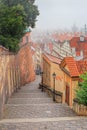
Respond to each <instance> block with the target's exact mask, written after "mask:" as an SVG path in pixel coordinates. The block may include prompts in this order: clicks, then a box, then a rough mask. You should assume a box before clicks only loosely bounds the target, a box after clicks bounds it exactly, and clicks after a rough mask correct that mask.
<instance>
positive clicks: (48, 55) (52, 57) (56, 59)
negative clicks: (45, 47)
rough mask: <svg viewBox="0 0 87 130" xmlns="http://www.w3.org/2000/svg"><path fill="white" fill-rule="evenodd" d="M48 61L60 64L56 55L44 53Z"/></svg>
mask: <svg viewBox="0 0 87 130" xmlns="http://www.w3.org/2000/svg"><path fill="white" fill-rule="evenodd" d="M44 55H45V56H46V57H47V58H48V59H49V60H50V61H52V62H53V63H56V64H60V63H61V59H58V58H57V57H55V56H52V55H50V54H47V53H46V54H44Z"/></svg>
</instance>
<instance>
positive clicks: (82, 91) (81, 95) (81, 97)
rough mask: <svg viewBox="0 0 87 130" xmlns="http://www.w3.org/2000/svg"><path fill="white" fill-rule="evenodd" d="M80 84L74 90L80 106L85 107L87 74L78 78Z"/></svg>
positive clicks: (86, 101) (86, 102)
mask: <svg viewBox="0 0 87 130" xmlns="http://www.w3.org/2000/svg"><path fill="white" fill-rule="evenodd" d="M80 78H81V80H82V82H80V83H79V88H78V89H77V90H76V97H77V99H78V101H79V103H80V104H84V105H86V106H87V72H86V73H85V74H82V75H81V76H80Z"/></svg>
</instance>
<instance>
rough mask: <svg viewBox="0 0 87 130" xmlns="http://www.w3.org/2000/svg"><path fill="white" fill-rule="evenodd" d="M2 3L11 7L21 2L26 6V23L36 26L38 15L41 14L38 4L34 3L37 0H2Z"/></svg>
mask: <svg viewBox="0 0 87 130" xmlns="http://www.w3.org/2000/svg"><path fill="white" fill-rule="evenodd" d="M1 1H2V3H4V4H5V5H7V6H9V7H11V6H16V5H18V4H21V5H22V6H23V7H24V11H25V13H26V19H25V21H26V23H27V26H31V27H35V22H36V17H37V16H38V15H39V11H38V8H37V6H36V5H34V2H35V0H1Z"/></svg>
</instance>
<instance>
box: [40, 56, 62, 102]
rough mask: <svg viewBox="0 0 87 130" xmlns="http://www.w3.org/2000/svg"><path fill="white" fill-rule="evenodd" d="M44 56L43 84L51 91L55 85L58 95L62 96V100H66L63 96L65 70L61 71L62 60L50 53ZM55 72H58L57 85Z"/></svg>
mask: <svg viewBox="0 0 87 130" xmlns="http://www.w3.org/2000/svg"><path fill="white" fill-rule="evenodd" d="M42 57H43V85H44V86H45V87H46V88H47V89H50V91H51V92H53V90H54V87H55V92H56V97H57V96H61V100H62V101H61V102H64V97H63V86H64V81H63V78H64V75H63V71H61V69H60V66H59V64H60V62H61V60H60V59H58V58H57V57H54V56H52V55H49V54H43V55H42ZM54 72H55V74H56V78H55V86H54V79H53V76H52V75H53V73H54ZM59 102H60V101H59Z"/></svg>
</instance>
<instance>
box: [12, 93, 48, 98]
mask: <svg viewBox="0 0 87 130" xmlns="http://www.w3.org/2000/svg"><path fill="white" fill-rule="evenodd" d="M47 97H48V98H50V97H49V95H47V94H46V93H44V92H43V93H42V92H41V93H15V94H13V95H12V97H11V98H47Z"/></svg>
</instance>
